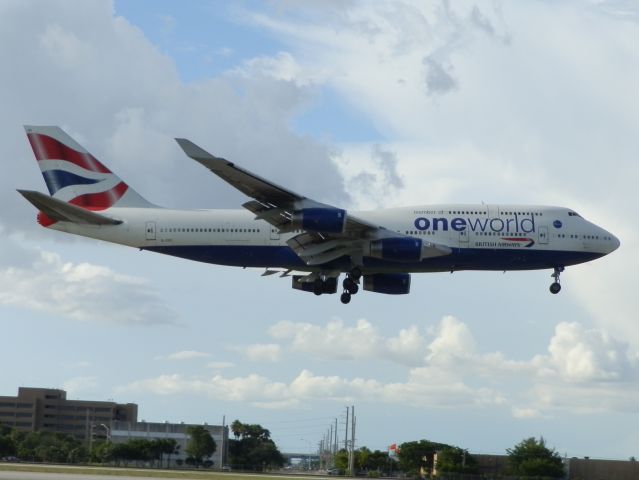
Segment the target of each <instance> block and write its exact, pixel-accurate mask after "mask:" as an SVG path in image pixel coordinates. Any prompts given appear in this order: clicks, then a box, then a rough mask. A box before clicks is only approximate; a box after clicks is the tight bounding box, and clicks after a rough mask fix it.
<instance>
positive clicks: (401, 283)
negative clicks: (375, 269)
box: [364, 273, 410, 295]
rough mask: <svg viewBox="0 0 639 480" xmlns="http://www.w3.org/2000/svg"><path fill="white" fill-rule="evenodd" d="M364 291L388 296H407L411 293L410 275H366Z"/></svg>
mask: <svg viewBox="0 0 639 480" xmlns="http://www.w3.org/2000/svg"><path fill="white" fill-rule="evenodd" d="M364 290H367V291H369V292H376V293H386V294H388V295H405V294H407V293H410V274H408V273H375V274H373V275H364Z"/></svg>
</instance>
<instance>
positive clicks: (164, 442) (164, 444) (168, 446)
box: [155, 438, 180, 468]
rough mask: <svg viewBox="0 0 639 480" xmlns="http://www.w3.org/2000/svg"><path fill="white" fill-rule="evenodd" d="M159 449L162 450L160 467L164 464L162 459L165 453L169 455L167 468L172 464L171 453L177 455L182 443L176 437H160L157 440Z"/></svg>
mask: <svg viewBox="0 0 639 480" xmlns="http://www.w3.org/2000/svg"><path fill="white" fill-rule="evenodd" d="M155 442H156V445H157V448H158V450H159V451H160V467H161V466H162V460H163V458H164V455H165V454H166V455H167V456H168V458H167V460H166V468H170V466H171V455H177V454H178V453H179V452H180V445H178V443H177V440H175V439H174V438H158V439H157V440H155Z"/></svg>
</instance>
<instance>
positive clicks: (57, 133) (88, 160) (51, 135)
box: [24, 125, 154, 211]
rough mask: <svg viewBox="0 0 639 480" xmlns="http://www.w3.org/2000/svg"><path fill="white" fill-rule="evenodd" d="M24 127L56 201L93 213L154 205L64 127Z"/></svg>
mask: <svg viewBox="0 0 639 480" xmlns="http://www.w3.org/2000/svg"><path fill="white" fill-rule="evenodd" d="M24 128H25V130H26V131H27V137H28V138H29V142H30V143H31V148H33V153H34V154H35V157H36V159H37V160H38V165H39V166H40V170H41V171H42V176H43V177H44V181H45V183H46V184H47V188H48V189H49V193H50V194H51V196H52V197H53V198H55V199H57V200H61V201H63V202H67V203H70V204H72V205H75V206H77V207H81V208H83V209H86V210H93V211H100V210H107V209H109V208H111V207H153V206H154V205H152V204H151V203H149V202H148V201H147V200H145V199H144V198H142V197H141V196H140V195H139V194H138V193H137V192H136V191H135V190H133V189H132V188H131V187H129V186H128V185H127V184H126V183H125V182H123V181H122V180H121V179H120V177H118V176H117V175H116V174H115V173H113V172H112V171H111V170H109V169H108V168H107V167H105V166H104V165H103V164H102V163H100V161H98V160H97V159H96V158H95V157H94V156H93V155H91V154H90V153H89V152H88V151H86V150H85V149H84V147H82V146H81V145H80V144H79V143H77V142H76V141H75V140H73V139H72V138H71V137H70V136H69V135H67V134H66V132H64V130H62V129H61V128H60V127H55V126H29V125H25V127H24Z"/></svg>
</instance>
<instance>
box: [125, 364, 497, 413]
mask: <svg viewBox="0 0 639 480" xmlns="http://www.w3.org/2000/svg"><path fill="white" fill-rule="evenodd" d="M431 373H432V372H429V371H424V370H420V369H415V370H412V371H411V372H410V376H409V379H408V381H407V382H405V383H389V384H383V383H380V382H378V381H377V380H372V379H365V378H353V379H346V378H342V377H339V376H336V375H332V376H323V375H315V374H314V373H312V372H311V371H309V370H302V371H301V372H300V373H299V374H298V375H297V376H296V377H295V378H293V379H292V380H291V381H290V382H289V383H283V382H279V381H273V380H270V379H269V378H267V377H264V376H261V375H257V374H250V375H247V376H245V377H233V378H226V377H223V376H221V375H215V376H214V377H212V378H205V377H198V378H193V377H184V376H182V375H179V374H173V375H161V376H159V377H156V378H150V379H145V380H141V381H137V382H132V383H130V384H128V385H123V386H120V387H118V388H117V391H118V392H126V393H131V392H141V391H151V392H152V393H154V394H158V395H171V394H176V393H190V394H203V395H207V396H209V397H212V398H216V399H221V400H230V401H235V402H245V403H249V404H251V405H254V406H258V407H262V408H290V407H293V406H301V405H303V404H304V403H305V402H308V401H334V402H336V403H343V402H347V401H354V400H356V399H364V398H366V399H376V400H378V401H381V402H384V403H391V404H395V405H413V406H430V407H441V408H446V407H450V406H460V405H499V404H501V403H503V401H504V400H503V398H501V396H500V395H498V394H497V393H496V392H494V391H491V390H490V389H486V388H480V389H475V388H472V387H469V386H468V385H465V384H463V383H462V382H451V381H450V380H449V379H447V378H445V377H444V376H441V375H438V376H435V377H433V375H431Z"/></svg>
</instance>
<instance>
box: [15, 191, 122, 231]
mask: <svg viewBox="0 0 639 480" xmlns="http://www.w3.org/2000/svg"><path fill="white" fill-rule="evenodd" d="M18 192H19V193H20V194H21V195H22V196H23V197H24V198H26V199H27V200H29V202H31V203H32V204H33V205H34V206H35V207H36V208H37V209H38V210H40V211H41V212H42V213H44V214H45V215H46V216H47V217H49V218H50V219H51V220H56V221H59V222H73V223H84V224H89V225H119V224H121V223H122V221H121V220H115V219H113V218H109V217H107V216H104V215H100V214H99V213H95V212H92V211H90V210H85V209H84V208H80V207H78V206H76V205H72V204H71V203H67V202H63V201H62V200H58V199H57V198H53V197H50V196H48V195H45V194H44V193H40V192H35V191H33V190H18Z"/></svg>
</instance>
